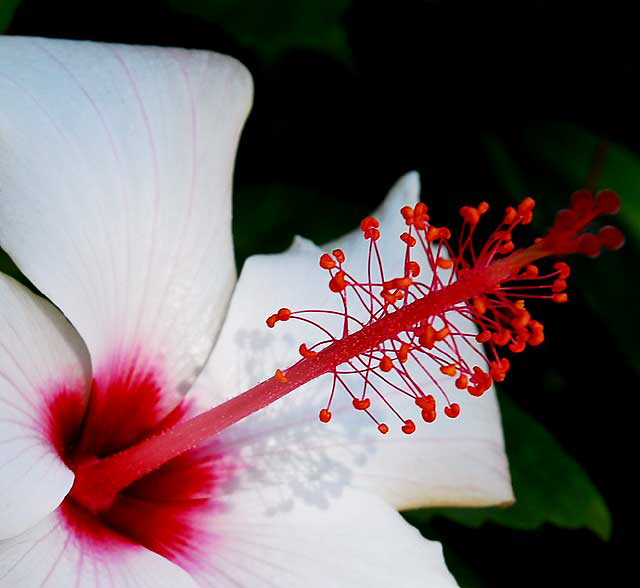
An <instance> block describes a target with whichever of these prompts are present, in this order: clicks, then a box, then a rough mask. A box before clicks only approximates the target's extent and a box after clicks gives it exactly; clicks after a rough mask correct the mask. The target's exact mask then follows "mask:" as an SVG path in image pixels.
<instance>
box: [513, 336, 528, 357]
mask: <svg viewBox="0 0 640 588" xmlns="http://www.w3.org/2000/svg"><path fill="white" fill-rule="evenodd" d="M527 341H528V337H527V336H525V337H518V338H517V339H516V340H515V341H514V342H513V343H511V345H509V350H510V351H512V352H513V353H522V352H523V351H524V350H525V349H526V348H527Z"/></svg>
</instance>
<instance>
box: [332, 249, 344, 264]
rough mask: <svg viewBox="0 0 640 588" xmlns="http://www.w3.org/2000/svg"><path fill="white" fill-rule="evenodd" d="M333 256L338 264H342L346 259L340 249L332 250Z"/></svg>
mask: <svg viewBox="0 0 640 588" xmlns="http://www.w3.org/2000/svg"><path fill="white" fill-rule="evenodd" d="M333 256H334V257H335V258H336V260H337V261H338V263H344V262H345V260H346V259H347V257H346V255H345V254H344V251H342V249H334V250H333Z"/></svg>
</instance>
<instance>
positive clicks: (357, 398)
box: [72, 190, 624, 511]
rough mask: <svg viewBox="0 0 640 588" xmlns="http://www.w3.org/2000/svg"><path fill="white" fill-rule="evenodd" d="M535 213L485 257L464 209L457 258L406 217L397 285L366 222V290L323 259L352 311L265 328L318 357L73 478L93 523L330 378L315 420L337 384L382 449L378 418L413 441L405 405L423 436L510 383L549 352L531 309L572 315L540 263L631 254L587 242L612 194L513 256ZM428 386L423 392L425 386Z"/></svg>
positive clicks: (525, 208)
mask: <svg viewBox="0 0 640 588" xmlns="http://www.w3.org/2000/svg"><path fill="white" fill-rule="evenodd" d="M534 206H535V202H534V200H533V199H532V198H525V199H524V200H523V201H522V202H521V203H520V204H519V206H518V207H517V208H514V207H508V208H507V209H506V210H505V213H504V216H503V217H502V220H501V222H500V224H499V225H498V227H497V228H496V230H495V231H494V232H493V233H492V234H491V235H490V237H489V239H488V240H487V241H486V242H485V243H484V245H483V246H482V247H477V246H476V245H475V244H474V242H473V235H474V233H475V230H476V227H477V225H478V223H479V222H480V221H481V218H482V217H483V215H485V214H486V213H487V211H488V210H489V205H488V204H487V203H486V202H481V203H480V204H479V205H478V206H477V207H472V206H464V207H462V208H461V209H460V215H461V217H462V219H463V225H462V228H461V230H460V233H459V238H458V245H457V247H454V246H453V245H452V244H451V242H450V239H451V231H449V229H448V228H446V227H436V226H434V225H432V224H430V222H429V221H430V219H429V215H428V208H427V206H426V205H425V204H423V203H418V204H417V205H416V206H414V207H410V206H405V207H403V208H402V209H401V211H400V214H401V215H402V217H403V218H404V221H405V224H406V226H407V230H406V231H405V232H403V233H402V234H401V235H400V239H399V240H400V242H401V243H402V244H403V247H404V264H403V273H402V274H401V275H397V276H391V277H389V276H388V275H385V269H384V267H383V263H382V256H381V254H380V250H379V246H378V241H379V237H380V224H379V222H378V221H377V220H376V219H374V218H372V217H367V218H366V219H364V220H363V221H362V224H361V227H360V228H361V230H362V233H363V237H364V239H365V240H366V241H368V242H369V255H368V262H367V267H366V268H365V272H364V275H365V276H366V277H365V278H364V279H363V280H358V279H357V278H355V277H354V275H352V273H351V271H347V269H346V266H345V263H346V255H345V254H344V252H343V251H342V250H341V249H335V250H333V251H332V252H331V254H329V253H325V254H323V255H322V256H321V257H320V262H319V263H320V267H321V268H322V269H323V270H325V271H327V272H328V273H329V281H328V288H329V290H330V291H331V292H334V293H335V294H336V295H338V296H339V297H340V305H341V307H342V310H341V311H336V310H322V309H306V310H298V311H292V310H290V309H289V308H286V307H283V308H280V309H279V310H278V311H277V312H276V313H275V314H272V315H271V316H269V317H268V318H267V320H266V323H267V325H268V326H269V327H270V328H274V327H276V326H277V324H278V323H280V322H287V321H290V320H298V321H302V322H304V323H306V324H311V325H314V326H316V327H317V328H318V330H319V331H320V333H321V340H320V341H319V342H318V343H315V344H311V345H310V346H309V345H308V344H307V342H301V343H300V346H299V352H300V355H301V358H300V359H299V360H298V361H297V362H296V363H295V364H293V365H292V366H290V367H288V368H286V369H278V370H276V373H275V375H274V376H273V377H271V378H270V379H268V380H266V381H264V382H262V383H260V384H258V385H256V386H254V387H253V388H251V389H250V390H247V391H246V392H243V393H242V394H240V395H238V396H236V397H235V398H232V399H231V400H228V401H227V402H224V403H223V404H221V405H219V406H217V407H215V408H212V409H210V410H209V411H206V412H204V413H202V414H200V415H198V416H196V417H194V418H192V419H190V420H186V421H183V422H180V423H177V424H175V425H174V426H172V427H171V428H169V429H167V430H165V431H163V432H162V433H159V434H157V435H155V436H152V437H148V438H146V439H144V440H142V441H141V442H139V443H137V444H136V445H133V446H131V447H129V448H128V449H125V450H123V451H121V452H120V453H117V454H115V455H111V456H109V457H107V458H104V459H101V460H97V461H94V462H90V463H86V464H83V465H80V466H79V467H78V468H77V469H76V470H75V474H76V480H75V484H74V488H73V490H72V495H73V498H74V500H76V502H78V503H80V504H83V505H84V506H85V507H86V508H88V509H90V510H92V511H100V510H103V509H105V508H107V507H108V506H109V505H110V504H112V502H113V500H114V497H115V496H116V495H117V493H118V492H120V490H122V489H123V488H126V487H127V486H128V485H130V484H131V483H132V482H134V481H135V480H137V479H139V478H141V477H142V476H144V475H146V474H148V473H150V472H151V471H154V470H155V469H156V468H158V467H160V466H161V465H163V464H164V463H166V462H167V461H169V460H170V459H173V458H174V457H176V456H178V455H181V454H182V453H184V452H185V451H188V450H190V449H193V448H195V447H198V446H199V445H201V444H202V443H205V442H206V441H208V440H209V439H211V438H212V437H213V436H215V435H216V434H217V433H219V432H220V431H222V430H224V429H225V428H227V427H229V426H231V425H232V424H234V423H236V422H238V421H239V420H241V419H243V418H245V417H247V416H249V415H250V414H252V413H254V412H256V411H258V410H260V409H262V408H264V407H266V406H268V405H269V404H271V403H272V402H275V401H276V400H278V399H279V398H282V397H283V396H285V395H286V394H288V393H289V392H291V391H293V390H295V389H296V388H298V387H300V386H302V385H303V384H306V383H307V382H309V381H311V380H314V379H316V378H318V377H319V376H321V375H323V374H332V385H331V392H330V394H329V399H328V402H327V404H326V406H325V407H324V408H323V409H322V410H320V413H319V415H318V416H319V419H320V421H321V422H323V423H329V422H330V421H331V420H332V413H331V405H332V402H333V399H334V396H335V393H336V388H337V385H338V384H339V385H340V388H341V389H343V390H344V391H345V392H346V393H347V394H348V395H349V396H350V398H351V402H352V405H353V407H354V409H355V410H357V411H358V412H362V413H363V414H366V415H367V417H368V418H370V419H371V420H372V421H373V423H374V424H375V425H376V427H377V429H378V431H379V432H380V433H381V434H383V435H386V434H387V433H388V432H389V431H390V426H389V424H387V422H386V421H384V422H383V421H382V420H381V419H379V418H378V417H377V416H376V414H377V413H378V412H380V411H384V412H386V413H388V414H389V416H390V417H391V418H392V419H394V420H396V421H397V423H398V424H397V426H398V427H399V429H400V430H401V431H402V432H403V433H405V434H407V435H410V434H412V433H413V432H415V431H416V423H415V421H414V420H413V419H411V418H407V417H409V416H411V415H403V414H401V412H400V410H398V409H397V408H395V407H394V402H393V401H392V400H393V398H395V397H397V395H398V394H400V395H401V396H402V397H404V398H407V397H408V398H410V399H413V404H415V406H416V409H417V410H418V411H419V414H420V417H421V419H422V420H423V421H424V422H426V423H432V422H433V421H434V420H436V418H437V416H438V405H439V404H440V405H441V406H442V407H443V409H442V411H443V412H444V414H445V415H446V416H447V417H449V418H451V419H455V418H456V417H458V416H459V414H460V412H461V407H460V404H459V403H458V402H451V401H450V399H449V393H448V392H447V389H450V390H451V392H450V393H451V394H452V395H453V394H460V393H462V391H466V392H467V393H468V394H469V395H471V396H481V395H482V394H484V393H485V392H486V391H487V390H488V389H489V388H490V387H491V385H492V383H493V381H497V382H500V381H502V380H504V379H505V377H506V375H507V373H508V371H509V369H510V362H509V360H508V359H507V358H506V357H504V356H503V355H502V351H503V350H506V349H508V350H510V351H511V352H513V353H520V352H522V351H524V350H525V349H526V348H527V347H528V346H535V345H540V344H541V343H542V342H543V341H544V338H545V334H544V326H543V324H542V323H541V322H540V321H537V320H535V319H533V318H532V316H531V314H530V311H529V309H528V308H527V307H526V300H528V299H532V298H533V299H547V300H552V301H555V302H558V303H563V302H566V300H567V294H566V292H565V289H566V287H567V278H568V277H569V274H570V269H569V266H568V265H567V264H566V263H565V262H562V261H561V262H557V263H555V264H554V265H553V271H549V272H548V273H546V274H545V273H543V272H542V271H541V270H540V268H539V267H538V265H537V262H538V261H540V260H542V259H543V258H546V257H549V256H556V255H565V254H569V253H582V254H585V255H589V256H594V255H597V254H598V253H599V252H600V250H601V248H602V247H604V248H606V249H612V250H613V249H618V248H619V247H621V246H622V244H623V243H624V237H623V235H622V233H621V232H620V231H619V230H618V229H616V228H614V227H603V228H602V229H601V230H600V231H599V232H598V233H597V234H593V233H585V232H584V231H585V228H586V227H587V226H588V225H589V224H591V223H592V222H593V221H594V220H595V219H596V218H597V217H598V216H600V215H601V214H613V213H615V212H617V210H618V209H619V208H620V202H619V199H618V197H617V196H616V195H615V194H614V193H613V192H611V191H609V190H605V191H602V192H600V193H599V194H598V195H597V196H596V197H594V196H593V194H591V193H590V192H588V191H586V190H580V191H578V192H576V193H574V194H573V196H572V198H571V204H570V208H568V209H567V210H564V211H560V212H559V213H558V215H557V217H556V222H555V224H554V225H553V226H552V228H551V229H550V230H549V232H548V233H547V234H546V235H545V236H544V237H542V238H539V239H536V241H535V242H534V244H533V245H531V246H529V247H527V248H524V249H517V248H516V246H515V243H514V241H513V238H512V236H513V231H514V229H515V228H516V227H517V226H518V225H520V224H528V223H530V222H531V221H532V219H533V209H534ZM416 252H420V254H421V256H422V258H423V263H425V262H426V264H427V266H428V268H429V270H430V272H427V279H426V280H424V281H420V279H419V277H420V276H421V275H424V270H423V268H422V267H421V266H420V264H419V263H418V262H417V261H416V260H415V259H414V257H415V255H416ZM323 316H327V317H333V318H335V317H336V316H337V317H340V318H341V321H340V322H341V328H340V330H339V332H337V333H333V332H332V331H331V330H330V329H329V328H328V327H325V326H323V325H322V323H321V319H322V317H323ZM457 317H462V318H463V319H465V320H466V321H471V322H472V323H474V328H473V329H470V330H468V331H467V330H465V329H464V328H459V327H458V326H456V325H458V324H459V323H458V321H457ZM477 343H481V344H484V345H485V346H486V348H485V349H482V348H480V347H478V345H477ZM468 357H473V358H476V361H470V360H468V359H467V358H468ZM430 365H433V366H436V368H435V369H434V370H432V369H431V368H430V367H429V366H430ZM432 372H433V373H432ZM425 378H426V380H427V381H428V382H429V384H428V385H427V386H425V385H422V384H420V383H419V382H422V381H424V379H425ZM447 382H451V385H448V384H447ZM434 394H435V395H434ZM436 396H437V397H439V399H438V400H437V399H436Z"/></svg>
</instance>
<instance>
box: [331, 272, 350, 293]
mask: <svg viewBox="0 0 640 588" xmlns="http://www.w3.org/2000/svg"><path fill="white" fill-rule="evenodd" d="M344 276H345V273H344V272H343V271H342V270H340V271H339V272H337V273H336V275H335V276H333V278H331V279H330V280H329V290H331V291H332V292H342V291H343V290H344V289H345V288H346V287H347V281H346V280H345V279H344Z"/></svg>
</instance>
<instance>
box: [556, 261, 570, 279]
mask: <svg viewBox="0 0 640 588" xmlns="http://www.w3.org/2000/svg"><path fill="white" fill-rule="evenodd" d="M553 269H554V270H556V271H557V272H558V274H559V276H558V277H560V278H562V279H563V280H566V279H567V278H568V277H569V276H570V275H571V268H570V267H569V264H568V263H565V262H564V261H557V262H556V263H554V264H553Z"/></svg>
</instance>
